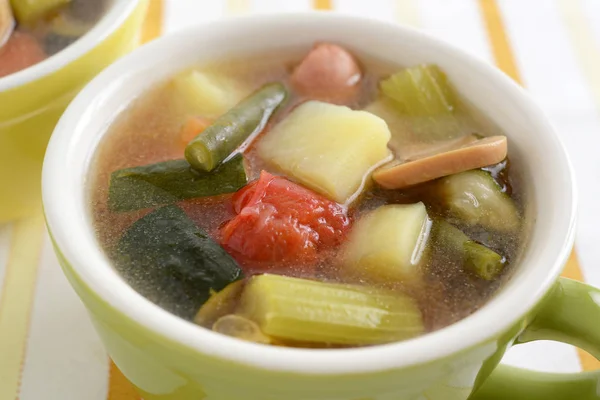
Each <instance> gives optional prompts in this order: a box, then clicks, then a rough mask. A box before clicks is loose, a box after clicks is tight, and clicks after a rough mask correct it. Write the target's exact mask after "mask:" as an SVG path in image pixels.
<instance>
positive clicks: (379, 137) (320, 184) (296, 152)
mask: <svg viewBox="0 0 600 400" xmlns="http://www.w3.org/2000/svg"><path fill="white" fill-rule="evenodd" d="M389 140H390V131H389V129H388V128H387V125H386V123H385V121H384V120H382V119H381V118H379V117H377V116H375V115H373V114H370V113H368V112H366V111H354V110H351V109H350V108H348V107H344V106H336V105H333V104H328V103H322V102H319V101H308V102H306V103H304V104H302V105H300V106H298V107H297V108H296V109H294V110H293V111H292V112H291V113H290V114H289V115H288V116H287V118H286V119H284V120H283V121H282V122H280V123H279V124H278V125H276V126H275V127H274V128H273V129H272V130H271V131H270V132H268V133H267V134H266V135H265V137H264V138H263V139H262V140H261V141H260V142H259V143H258V152H259V155H260V157H262V158H263V159H264V160H265V161H267V162H269V163H271V164H273V165H275V166H276V167H277V168H279V169H280V170H281V171H283V172H284V173H286V174H288V175H289V176H290V177H292V178H293V179H295V180H297V181H298V182H300V183H301V184H303V185H305V186H307V187H309V188H311V189H313V190H315V191H317V192H319V193H321V194H323V195H324V196H326V197H328V198H330V199H331V200H334V201H337V202H338V203H345V202H347V201H348V200H349V199H351V197H352V196H353V195H354V194H356V193H357V192H358V191H359V190H360V189H361V188H362V186H364V185H363V180H364V179H365V176H366V175H367V174H368V173H369V172H370V171H371V170H372V169H373V167H375V166H376V165H378V164H380V163H381V162H383V161H386V160H388V159H389V158H390V155H391V153H390V150H389V149H388V148H387V142H388V141H389Z"/></svg>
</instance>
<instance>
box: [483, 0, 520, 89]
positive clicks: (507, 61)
mask: <svg viewBox="0 0 600 400" xmlns="http://www.w3.org/2000/svg"><path fill="white" fill-rule="evenodd" d="M479 7H480V9H481V13H482V15H483V19H484V22H485V26H486V28H487V32H488V38H489V41H490V44H491V46H492V52H493V53H494V59H495V60H496V65H497V66H498V68H500V69H501V70H502V71H504V73H505V74H507V75H508V76H510V77H511V78H513V79H514V80H515V81H517V82H518V83H521V84H522V83H523V82H521V76H520V75H519V70H518V69H517V64H516V63H515V57H514V55H513V52H512V49H511V47H510V43H509V42H508V37H507V36H506V31H505V29H504V23H503V22H502V17H501V16H500V10H499V9H498V4H497V3H496V1H495V0H479Z"/></svg>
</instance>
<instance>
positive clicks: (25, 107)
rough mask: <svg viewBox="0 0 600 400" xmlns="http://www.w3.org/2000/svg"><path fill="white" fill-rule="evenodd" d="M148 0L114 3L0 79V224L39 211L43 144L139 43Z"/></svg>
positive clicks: (117, 0) (44, 147) (123, 0)
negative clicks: (59, 45)
mask: <svg viewBox="0 0 600 400" xmlns="http://www.w3.org/2000/svg"><path fill="white" fill-rule="evenodd" d="M146 3H147V0H114V1H113V4H112V6H111V8H110V9H109V10H108V11H107V12H106V15H105V16H104V17H103V18H102V19H101V20H100V21H99V22H98V23H97V24H96V26H95V27H94V28H92V29H91V30H90V31H89V32H88V33H87V34H86V35H85V36H84V37H82V38H81V39H80V40H78V41H77V42H76V43H74V44H73V45H72V46H69V47H68V48H67V49H65V50H63V51H61V52H59V53H58V54H55V55H53V56H52V57H50V58H48V59H47V60H44V61H43V62H41V63H39V64H36V65H34V66H32V67H30V68H27V69H25V70H23V71H19V72H17V73H15V74H11V75H8V76H6V77H3V78H0V105H1V106H0V187H1V188H2V189H1V191H2V195H1V196H0V223H2V222H4V221H8V220H11V219H15V218H18V217H21V216H23V215H27V214H28V213H30V212H31V211H32V210H34V209H36V208H37V207H39V203H40V196H41V195H40V179H41V174H42V161H43V159H44V152H45V150H46V145H47V144H48V140H49V139H50V135H51V133H52V131H53V130H54V126H55V125H56V122H57V121H58V119H59V118H60V116H61V114H62V112H63V111H64V110H65V108H66V107H67V105H68V104H69V102H70V101H71V100H72V99H73V97H75V95H76V94H77V92H78V91H79V90H80V89H81V88H82V87H83V86H84V85H85V84H86V83H87V82H88V81H89V80H90V79H92V78H93V77H94V76H95V75H96V74H97V73H98V72H100V71H101V70H102V69H103V68H104V67H106V66H107V65H109V64H110V63H112V62H113V61H115V60H116V59H117V58H119V57H120V56H122V55H123V54H125V53H127V52H129V51H131V50H133V49H134V48H135V46H136V45H137V44H138V42H139V40H138V32H139V30H140V29H139V28H140V27H141V24H142V20H143V17H144V14H145V9H146Z"/></svg>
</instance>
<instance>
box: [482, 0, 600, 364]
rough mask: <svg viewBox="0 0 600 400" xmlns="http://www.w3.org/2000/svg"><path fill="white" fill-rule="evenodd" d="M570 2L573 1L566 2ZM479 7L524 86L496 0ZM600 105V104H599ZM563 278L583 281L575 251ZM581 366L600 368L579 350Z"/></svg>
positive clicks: (499, 51)
mask: <svg viewBox="0 0 600 400" xmlns="http://www.w3.org/2000/svg"><path fill="white" fill-rule="evenodd" d="M566 1H569V4H570V1H571V0H566ZM479 7H480V9H481V13H482V16H483V19H484V22H485V26H486V28H487V33H488V37H489V41H490V44H491V46H492V51H493V53H494V58H495V60H496V65H497V66H498V67H499V68H500V69H501V70H502V71H504V72H505V73H506V74H507V75H508V76H510V77H511V78H513V79H514V80H515V81H517V82H519V83H521V84H522V81H521V76H520V74H519V70H518V68H517V64H516V62H515V57H514V54H513V52H512V49H511V47H510V43H509V40H508V37H507V35H506V30H505V28H504V23H503V21H502V16H501V14H500V10H499V9H498V4H497V3H496V1H495V0H479ZM599 104H600V103H599ZM563 276H565V277H568V278H572V279H577V280H580V281H582V280H583V275H582V273H581V267H580V265H579V261H578V260H577V254H576V252H575V249H573V252H572V253H571V256H570V257H569V261H568V262H567V265H566V266H565V269H564V271H563ZM577 353H578V355H579V360H580V363H581V366H582V368H583V369H584V370H586V371H587V370H593V369H597V368H600V363H599V362H598V361H597V360H596V359H594V358H593V357H592V356H590V355H589V354H588V353H586V352H585V351H583V350H581V349H577Z"/></svg>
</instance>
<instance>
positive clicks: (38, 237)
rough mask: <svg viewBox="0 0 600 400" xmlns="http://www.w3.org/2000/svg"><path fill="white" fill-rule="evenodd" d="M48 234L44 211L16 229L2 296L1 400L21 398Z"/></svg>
mask: <svg viewBox="0 0 600 400" xmlns="http://www.w3.org/2000/svg"><path fill="white" fill-rule="evenodd" d="M44 232H45V229H44V218H43V216H42V213H41V211H38V212H37V214H36V215H34V216H32V217H28V218H26V219H23V220H20V221H17V222H15V223H14V225H13V231H12V238H11V239H12V240H11V247H10V253H9V258H8V262H7V264H6V270H5V275H4V287H3V288H2V293H1V296H0V399H3V400H4V399H6V400H12V399H15V398H17V396H18V390H19V385H20V379H21V369H22V365H23V360H24V358H25V347H26V343H27V332H28V330H29V321H30V314H31V306H32V304H33V298H34V291H35V281H36V276H37V270H38V265H39V262H40V252H41V249H42V243H43V238H44Z"/></svg>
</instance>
